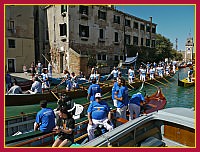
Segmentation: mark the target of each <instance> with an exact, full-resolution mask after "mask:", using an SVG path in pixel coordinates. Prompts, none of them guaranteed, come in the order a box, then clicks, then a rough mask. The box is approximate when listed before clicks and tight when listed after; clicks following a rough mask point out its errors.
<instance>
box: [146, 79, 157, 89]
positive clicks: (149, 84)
mask: <svg viewBox="0 0 200 152" xmlns="http://www.w3.org/2000/svg"><path fill="white" fill-rule="evenodd" d="M145 83H146V84H148V85H151V86H153V87H155V88H158V87H157V86H156V85H154V84H151V83H149V82H146V81H145Z"/></svg>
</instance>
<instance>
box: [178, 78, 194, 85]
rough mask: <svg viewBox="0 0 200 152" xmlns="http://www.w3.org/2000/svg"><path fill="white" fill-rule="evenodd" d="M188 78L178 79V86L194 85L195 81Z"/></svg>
mask: <svg viewBox="0 0 200 152" xmlns="http://www.w3.org/2000/svg"><path fill="white" fill-rule="evenodd" d="M188 79H189V78H185V79H182V80H179V79H178V86H182V87H189V86H194V85H195V82H194V81H188Z"/></svg>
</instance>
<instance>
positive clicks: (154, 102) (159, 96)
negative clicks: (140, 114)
mask: <svg viewBox="0 0 200 152" xmlns="http://www.w3.org/2000/svg"><path fill="white" fill-rule="evenodd" d="M145 100H146V104H147V106H148V105H151V106H148V107H147V106H146V110H145V113H151V112H154V111H158V110H161V109H164V108H165V105H166V104H167V100H166V98H165V96H164V95H163V93H162V91H161V90H158V91H157V92H156V93H154V94H152V95H151V96H150V97H146V98H145ZM152 106H153V107H152Z"/></svg>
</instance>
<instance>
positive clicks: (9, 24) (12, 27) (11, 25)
mask: <svg viewBox="0 0 200 152" xmlns="http://www.w3.org/2000/svg"><path fill="white" fill-rule="evenodd" d="M14 28H15V22H14V21H9V23H8V30H13V29H14Z"/></svg>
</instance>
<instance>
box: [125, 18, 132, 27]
mask: <svg viewBox="0 0 200 152" xmlns="http://www.w3.org/2000/svg"><path fill="white" fill-rule="evenodd" d="M125 26H129V27H130V26H131V21H130V20H127V19H125Z"/></svg>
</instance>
